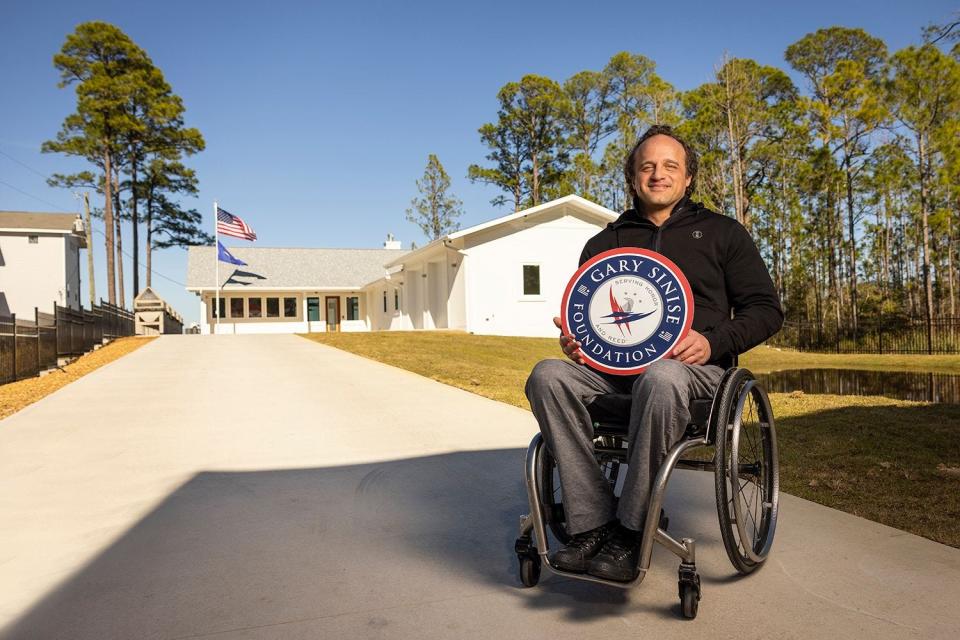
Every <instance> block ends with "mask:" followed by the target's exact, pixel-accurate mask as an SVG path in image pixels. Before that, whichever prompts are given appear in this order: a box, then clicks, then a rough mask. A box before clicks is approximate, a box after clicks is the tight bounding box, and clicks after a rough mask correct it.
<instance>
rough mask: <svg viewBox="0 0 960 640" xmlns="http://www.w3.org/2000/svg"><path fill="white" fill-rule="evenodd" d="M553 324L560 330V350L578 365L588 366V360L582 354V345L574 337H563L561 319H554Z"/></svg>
mask: <svg viewBox="0 0 960 640" xmlns="http://www.w3.org/2000/svg"><path fill="white" fill-rule="evenodd" d="M553 324H555V325H557V329H560V348H561V349H563V353H564V354H565V355H566V356H567V357H568V358H570V359H571V360H573V361H574V362H576V363H577V364H586V363H587V361H586V359H585V358H584V357H583V354H582V353H580V343H579V342H577V341H576V340H575V339H574V337H573V336H570V335H566V336H565V335H563V325H561V324H560V318H559V317H556V318H554V319H553Z"/></svg>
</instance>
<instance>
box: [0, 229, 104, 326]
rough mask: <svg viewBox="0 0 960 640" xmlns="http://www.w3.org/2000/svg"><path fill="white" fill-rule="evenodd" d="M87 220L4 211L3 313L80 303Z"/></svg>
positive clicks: (0, 248) (0, 236)
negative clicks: (81, 269)
mask: <svg viewBox="0 0 960 640" xmlns="http://www.w3.org/2000/svg"><path fill="white" fill-rule="evenodd" d="M86 246H87V242H86V237H85V236H84V226H83V221H82V220H81V219H80V216H78V215H75V214H72V213H30V212H22V211H0V315H10V314H11V313H15V314H17V316H19V317H22V318H24V319H33V310H34V307H37V308H39V309H40V311H43V312H45V313H53V304H54V303H57V304H59V305H60V306H62V307H70V308H72V309H79V308H80V249H81V248H85V247H86Z"/></svg>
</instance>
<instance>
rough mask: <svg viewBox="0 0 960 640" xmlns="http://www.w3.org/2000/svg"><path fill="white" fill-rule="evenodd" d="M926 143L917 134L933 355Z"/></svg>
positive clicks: (929, 343) (929, 338) (925, 281)
mask: <svg viewBox="0 0 960 640" xmlns="http://www.w3.org/2000/svg"><path fill="white" fill-rule="evenodd" d="M925 143H926V141H925V140H924V136H923V134H922V133H918V134H917V151H918V159H919V160H920V218H921V226H922V228H923V287H924V293H925V294H926V301H927V305H926V306H927V353H933V285H932V283H931V281H930V280H931V279H930V221H929V215H928V213H927V166H926V162H927V159H926V152H927V149H926V144H925Z"/></svg>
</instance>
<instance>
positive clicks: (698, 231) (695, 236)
mask: <svg viewBox="0 0 960 640" xmlns="http://www.w3.org/2000/svg"><path fill="white" fill-rule="evenodd" d="M693 237H694V238H696V239H697V240H699V239H700V238H702V237H703V231H700V229H697V230H696V231H694V232H693Z"/></svg>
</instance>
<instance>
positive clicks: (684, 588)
mask: <svg viewBox="0 0 960 640" xmlns="http://www.w3.org/2000/svg"><path fill="white" fill-rule="evenodd" d="M699 603H700V592H699V591H698V590H697V587H696V585H692V584H685V583H683V582H681V583H680V612H681V613H682V614H683V617H684V618H687V619H689V620H693V619H694V618H696V617H697V607H698V606H699Z"/></svg>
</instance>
